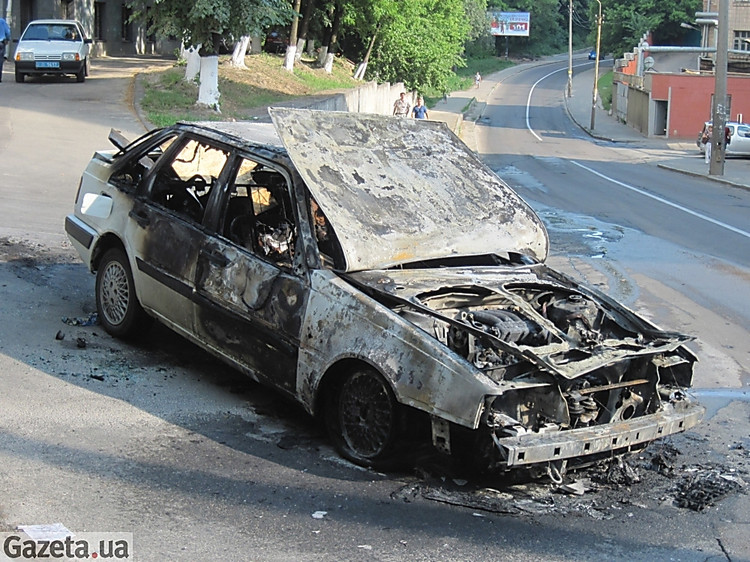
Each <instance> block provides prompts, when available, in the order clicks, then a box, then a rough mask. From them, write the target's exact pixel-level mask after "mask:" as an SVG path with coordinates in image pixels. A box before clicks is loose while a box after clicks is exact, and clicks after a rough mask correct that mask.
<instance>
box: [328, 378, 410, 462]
mask: <svg viewBox="0 0 750 562" xmlns="http://www.w3.org/2000/svg"><path fill="white" fill-rule="evenodd" d="M326 419H327V425H328V431H329V434H330V435H331V438H332V439H333V441H334V444H335V445H336V449H337V450H338V451H339V453H340V454H341V455H342V456H343V457H345V458H347V459H349V460H351V461H353V462H355V463H357V464H359V465H362V466H375V465H378V464H380V463H382V462H383V461H386V460H388V459H389V456H390V454H391V453H392V451H393V445H394V441H395V436H396V428H397V425H398V403H397V402H396V399H395V398H394V396H393V392H392V391H391V389H390V387H389V386H388V384H387V383H386V382H385V380H383V377H381V376H380V374H379V373H377V372H376V371H375V370H373V369H371V368H369V367H362V368H359V369H356V370H354V371H352V372H351V373H349V374H348V375H347V376H346V377H344V379H343V381H342V383H341V384H340V385H339V386H338V387H337V388H336V389H335V390H333V391H332V392H331V395H330V399H329V402H328V404H327V412H326Z"/></svg>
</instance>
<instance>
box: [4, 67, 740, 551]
mask: <svg viewBox="0 0 750 562" xmlns="http://www.w3.org/2000/svg"><path fill="white" fill-rule="evenodd" d="M98 64H101V68H98V67H97V64H95V65H93V69H92V76H91V78H90V79H89V80H87V81H86V83H85V84H76V83H75V82H74V81H72V80H70V81H66V82H55V81H47V80H42V81H33V82H32V81H29V82H28V83H26V84H15V83H13V82H12V81H9V80H7V78H8V70H12V68H10V69H9V67H7V66H6V77H5V78H6V80H3V83H2V84H0V104H1V105H0V177H1V178H2V181H1V182H0V200H1V201H2V202H3V204H2V206H0V287H1V288H2V299H0V326H2V330H0V373H2V375H1V376H0V412H1V413H0V492H2V493H1V494H0V532H2V531H11V530H15V529H16V528H17V527H18V526H19V525H34V524H52V523H61V524H63V525H64V526H65V527H66V528H68V529H70V530H72V531H74V532H77V533H81V532H86V531H97V532H128V533H132V534H133V537H134V559H136V560H218V559H222V560H318V559H321V558H329V559H337V560H404V559H408V560H461V561H465V560H487V559H498V560H535V561H537V560H603V559H606V560H612V559H621V560H625V559H627V560H707V559H715V560H727V559H731V560H745V559H750V551H749V550H748V545H747V540H746V537H747V532H748V528H749V527H750V517H749V516H748V513H749V511H748V501H747V496H746V495H744V494H742V493H741V492H740V490H741V489H742V487H741V485H740V484H739V482H740V480H741V479H742V478H743V477H744V478H745V479H747V460H748V450H749V449H750V441H748V437H747V436H748V435H749V434H750V431H749V429H750V427H749V426H750V418H748V410H747V407H746V406H747V404H746V403H744V402H741V401H734V402H731V403H730V402H729V401H727V400H725V399H724V398H722V399H721V400H720V403H719V405H718V406H717V407H716V408H714V409H713V410H712V411H711V412H710V414H711V417H710V419H709V420H708V421H707V422H706V423H704V424H702V425H701V426H700V427H699V428H698V429H697V431H694V432H691V433H689V434H686V435H681V436H678V437H676V438H674V439H671V440H670V441H669V442H668V443H661V444H659V445H658V446H655V447H652V448H649V450H648V451H647V452H645V453H643V454H641V455H639V456H637V457H636V458H633V459H631V461H630V465H629V466H630V468H628V467H625V466H618V465H617V464H615V465H613V466H612V467H610V469H609V470H608V471H594V472H587V473H584V474H580V475H573V476H572V477H571V478H572V479H576V478H577V479H579V481H580V482H581V483H583V484H585V485H586V486H587V487H588V488H589V491H587V492H586V493H584V494H583V495H582V496H577V495H570V494H566V493H564V492H563V491H562V490H560V489H558V488H557V487H556V486H552V485H550V484H549V483H548V482H542V483H534V484H527V485H517V486H510V487H509V486H507V484H506V483H503V482H500V481H492V482H478V481H467V478H466V477H465V475H464V474H463V472H462V471H461V467H460V466H458V467H455V466H453V467H451V466H445V465H443V464H438V463H436V462H435V459H434V458H433V457H431V456H430V455H428V454H426V453H424V452H421V451H416V452H415V454H414V457H413V458H410V459H409V460H408V462H407V463H405V465H404V466H403V467H401V468H400V469H398V470H396V471H394V472H392V473H389V474H379V473H375V472H372V471H366V470H362V469H360V468H357V467H355V466H353V465H351V464H349V463H347V462H345V461H342V460H341V459H340V458H338V457H337V456H336V454H335V453H334V452H333V450H332V448H331V447H330V445H329V443H328V441H327V439H326V438H325V436H323V435H322V434H321V432H320V431H319V430H318V429H317V427H316V426H315V425H314V424H313V423H311V420H310V419H309V418H308V417H307V416H306V415H305V414H304V413H302V412H301V411H300V410H299V409H298V408H296V407H295V406H294V405H291V404H289V403H287V402H285V401H284V400H282V399H281V398H279V397H278V396H277V395H276V394H274V393H273V392H270V391H267V390H265V389H263V388H262V387H260V386H258V385H255V384H252V383H250V382H249V381H247V380H246V379H245V378H243V377H242V376H240V375H238V374H237V373H235V372H233V371H231V370H230V369H227V368H226V367H224V366H223V365H221V364H219V363H217V362H216V361H215V360H214V359H212V358H211V357H209V356H207V355H205V354H204V353H202V352H200V351H199V350H197V349H196V348H194V347H193V346H191V345H189V344H187V343H186V342H185V341H183V340H181V339H180V338H178V337H177V336H175V335H174V334H172V333H170V332H169V331H167V330H166V329H160V328H158V327H157V328H156V329H154V330H152V331H151V332H150V333H149V335H148V337H147V338H146V339H145V340H144V341H142V342H140V343H137V344H125V343H123V342H120V341H117V340H114V339H112V338H110V337H109V336H107V335H106V333H105V332H104V331H103V330H102V329H101V328H100V327H98V326H86V325H82V324H86V320H87V318H88V317H89V315H90V313H91V312H92V311H93V310H94V299H93V276H91V275H90V274H89V273H88V272H87V271H86V269H85V267H84V266H83V265H81V264H80V262H79V261H78V260H77V258H76V256H75V255H74V253H73V252H72V250H71V248H70V246H69V245H68V244H67V242H66V241H65V238H64V235H63V233H62V218H63V217H64V215H65V214H67V213H68V212H69V210H70V209H71V208H72V204H73V198H74V196H75V190H76V186H77V183H78V177H79V175H80V173H81V171H82V170H83V167H84V165H85V163H86V162H87V161H88V159H89V158H90V156H91V154H92V152H93V151H94V150H95V149H97V148H107V147H108V142H107V140H106V136H107V133H108V131H109V128H110V126H116V127H117V128H120V129H122V130H123V132H125V133H126V134H131V135H135V134H138V133H139V132H141V131H142V128H141V125H140V123H139V122H138V120H137V118H136V117H135V115H134V114H133V112H132V110H131V109H130V103H129V92H130V91H131V87H132V86H131V84H132V82H131V80H130V79H129V78H128V75H129V72H130V69H129V68H127V67H128V66H129V64H130V63H127V64H125V65H120V66H117V68H114V67H113V68H108V67H107V66H106V65H107V61H106V60H105V61H101V62H100V63H98ZM527 86H528V82H527ZM521 87H522V84H521V83H519V84H517V85H516V88H513V91H514V92H515V93H518V95H519V96H520V95H521V94H520V93H519V92H520V90H521ZM557 87H558V86H557V85H554V84H550V85H549V86H548V90H549V98H548V99H547V100H546V101H544V100H542V101H541V102H540V103H541V104H542V107H541V108H540V111H541V112H542V113H543V116H544V118H545V123H546V124H545V125H544V127H543V131H544V134H543V138H544V139H545V140H544V141H543V142H542V143H541V144H540V145H539V146H536V145H535V144H534V143H533V142H532V144H525V148H524V143H526V141H525V140H523V137H522V135H525V134H526V133H524V132H523V129H522V128H521V127H520V126H517V125H513V126H512V127H501V126H500V123H499V121H498V124H497V125H495V124H494V122H493V120H495V119H497V120H502V119H508V122H510V119H511V117H510V116H508V115H507V113H506V112H504V111H503V110H502V108H498V109H497V110H496V109H495V108H494V105H495V103H493V104H492V106H493V107H491V108H490V113H488V116H490V119H491V120H490V124H491V125H492V127H487V129H488V130H489V129H492V131H493V135H495V134H496V135H497V137H498V139H500V140H499V141H494V140H493V141H486V143H487V144H485V146H492V147H493V148H492V150H488V151H487V152H488V159H489V161H490V162H491V164H492V165H493V167H496V168H497V169H498V170H502V171H504V172H505V177H506V179H509V180H511V181H512V183H514V184H515V185H516V186H517V187H518V188H519V190H521V191H522V192H523V194H524V196H527V197H529V199H530V200H533V201H534V204H535V205H538V206H539V210H540V211H541V212H542V215H543V216H544V217H545V220H546V221H547V224H548V226H549V228H550V232H551V234H552V235H553V249H554V255H553V258H552V259H553V260H554V261H555V262H556V263H557V264H559V265H561V266H563V268H565V269H568V270H569V271H571V272H573V273H574V274H580V275H579V276H583V277H586V278H588V279H589V280H591V281H592V282H594V283H597V284H601V285H602V286H605V287H609V288H610V289H612V291H613V292H614V293H615V296H618V297H623V296H624V297H625V298H626V300H627V301H628V302H629V303H630V304H631V305H633V306H634V307H636V308H639V309H644V310H648V312H649V314H650V316H651V317H653V318H657V319H658V320H659V323H661V324H663V325H665V326H670V327H675V328H679V329H685V330H686V331H688V332H693V333H695V330H691V329H690V328H698V329H699V332H700V334H699V336H700V338H701V343H700V344H699V347H700V348H701V349H700V352H701V353H702V358H703V360H704V362H703V364H702V365H703V366H704V370H703V371H701V375H700V376H701V377H705V380H706V385H707V386H708V384H709V383H717V384H716V385H715V386H714V387H713V388H715V389H717V390H724V389H726V388H730V390H732V389H733V390H735V391H737V390H739V389H740V386H739V385H740V384H742V383H744V378H743V377H746V375H747V373H746V372H745V371H744V370H742V368H741V365H742V364H743V361H745V364H746V358H747V341H748V340H747V337H746V336H747V334H746V330H747V327H748V323H746V322H745V320H746V316H742V314H743V313H742V312H741V310H740V311H738V312H737V318H736V319H734V320H733V319H731V318H729V317H726V318H725V317H724V314H723V309H712V308H711V306H710V303H701V302H700V299H703V298H708V297H707V295H708V294H709V293H711V291H710V288H709V287H706V286H703V284H702V283H701V282H700V278H701V277H702V278H704V279H706V278H708V277H711V278H713V277H717V278H720V277H722V275H726V276H727V277H730V278H731V277H732V276H734V275H736V276H738V281H737V287H736V289H735V293H734V294H735V295H736V297H735V298H737V299H739V298H742V297H743V296H744V293H742V291H746V290H747V282H748V276H747V269H746V265H747V264H746V263H745V264H744V265H743V264H742V263H737V261H739V258H738V260H737V261H734V260H731V259H729V256H727V257H726V259H725V258H722V259H716V258H714V257H713V256H711V254H710V253H706V254H699V251H702V250H700V246H698V247H697V249H696V248H693V247H691V246H684V245H683V246H676V243H675V242H674V241H672V240H669V239H665V238H666V237H660V236H658V232H660V231H667V230H669V228H667V227H666V225H665V224H664V222H665V221H666V220H667V219H661V220H657V219H658V217H659V216H661V215H659V214H656V215H655V216H654V217H653V220H654V221H656V222H657V224H656V225H655V226H654V227H653V228H654V229H655V230H654V231H653V232H648V231H646V230H640V229H645V228H646V227H645V226H644V224H645V223H646V222H648V221H647V220H646V219H645V218H643V219H637V217H630V218H628V216H629V215H628V214H627V213H626V208H627V207H628V206H629V205H635V206H636V207H638V206H640V207H646V206H647V204H646V203H643V202H638V201H635V200H633V201H631V200H630V198H633V199H635V196H634V195H632V194H625V195H623V197H622V198H620V201H619V202H615V201H610V200H611V199H614V197H615V195H614V192H612V194H611V195H609V196H608V197H607V198H606V200H602V201H601V202H600V203H598V204H597V203H596V202H595V201H594V199H595V197H594V196H593V195H592V193H591V192H590V191H587V190H586V189H585V186H584V185H581V184H583V183H586V184H589V183H591V184H592V185H595V186H597V185H598V187H599V188H600V189H601V188H602V185H599V184H598V183H597V182H598V180H597V181H596V182H595V181H590V180H592V178H588V176H586V175H585V174H584V171H581V170H580V169H579V168H578V167H577V166H575V165H574V164H571V162H570V160H571V159H572V158H575V159H576V161H580V162H581V163H584V164H586V165H590V166H592V167H593V166H597V170H601V171H602V173H603V172H606V173H607V174H610V175H612V174H615V173H617V172H618V170H617V169H613V168H609V167H608V166H609V165H610V164H609V162H610V160H613V159H615V157H614V156H613V154H614V155H617V154H618V153H617V151H615V152H606V151H604V152H602V151H603V150H604V149H603V148H602V147H598V146H596V145H592V144H591V143H590V142H588V141H585V140H583V139H582V138H579V135H578V133H577V132H576V131H575V130H574V129H572V128H567V127H568V125H567V121H566V120H565V118H564V117H563V116H559V115H558V112H559V107H558V106H556V105H555V103H554V96H555V90H556V88H557ZM558 94H559V90H558ZM505 95H506V96H511V95H513V92H511V91H508V92H506V93H505ZM514 103H515V104H517V106H518V107H516V108H514V110H513V111H511V112H510V113H518V112H519V111H520V110H519V109H518V108H519V107H521V106H522V104H521V100H520V98H519V100H517V101H516V102H514ZM497 105H498V106H500V105H502V103H500V102H499V101H498V102H497ZM496 111H497V112H496ZM564 127H565V128H564ZM506 129H508V130H507V131H506ZM540 130H541V129H540ZM506 133H507V138H506ZM548 137H550V138H552V139H555V138H557V140H551V141H549V142H548V140H547V138H548ZM495 142H497V143H498V144H491V143H495ZM535 142H538V141H535ZM604 148H607V147H604ZM644 152H647V151H644ZM531 154H534V155H536V156H533V157H532V156H530V155H531ZM621 159H622V160H623V161H624V160H625V158H624V157H621ZM615 160H616V159H615ZM613 165H614V164H613ZM622 165H623V166H624V165H626V163H623V164H622ZM535 166H537V167H535ZM598 166H602V167H601V168H599V167H598ZM516 170H517V171H516ZM625 173H627V172H625ZM644 173H645V172H644ZM514 174H515V175H514ZM634 175H635V173H634V172H633V173H630V175H629V176H627V181H628V182H634V181H635V180H634V179H633V177H634ZM583 177H587V180H586V182H583V181H581V178H583ZM560 178H564V179H565V180H566V181H562V180H561V179H560ZM542 180H543V181H542ZM571 180H572V181H571ZM610 189H611V186H610ZM693 189H695V190H698V191H699V190H700V187H699V186H698V185H696V186H694V187H693ZM565 190H568V191H569V192H570V193H568V194H562V193H561V191H565ZM532 195H534V196H535V197H530V196H532ZM665 195H666V193H665ZM618 197H619V196H618ZM576 201H578V204H576ZM597 208H606V209H607V212H606V213H605V212H600V211H599V210H597ZM630 215H637V213H635V212H631V213H630ZM621 218H622V220H623V221H633V222H632V223H627V222H625V223H624V224H621V223H620V222H619V221H620V220H621ZM722 219H723V220H726V221H731V220H732V217H731V215H730V214H727V215H725V216H722ZM636 220H643V221H644V223H643V224H641V223H639V222H636ZM675 220H676V219H675ZM579 228H584V229H585V230H584V231H579V230H578V229H579ZM696 228H697V227H696ZM705 228H708V227H705ZM691 230H693V229H691V228H686V232H690V231H691ZM555 234H558V235H559V236H557V237H556V236H555ZM698 234H699V233H696V242H695V244H698V242H699V240H698V238H700V237H699V236H697V235H698ZM711 234H712V232H711V231H707V233H704V235H705V236H709V235H711ZM587 235H591V236H593V237H587ZM556 239H557V240H561V242H560V243H559V244H556V243H555V240H556ZM623 240H624V242H623ZM641 242H642V244H641ZM702 243H708V242H702ZM731 245H736V243H733V244H726V246H731ZM621 247H622V248H625V249H624V250H622V254H620V253H618V252H620V249H619V248H621ZM665 248H677V249H676V250H674V253H673V254H668V253H667V252H666V250H665ZM727 252H730V249H727ZM600 254H603V255H602V256H601V257H598V258H597V257H595V255H600ZM655 254H658V255H659V256H661V258H660V259H661V260H664V259H666V257H665V256H670V257H669V259H670V260H671V261H670V263H673V264H674V268H676V269H674V270H673V271H672V273H671V274H670V273H669V272H667V271H666V269H667V268H666V267H665V266H664V265H663V264H662V262H661V261H659V259H657V257H654V255H655ZM621 255H622V256H624V257H620V256H621ZM697 255H701V256H702V259H704V260H705V261H703V262H700V263H702V264H703V269H704V271H702V272H700V275H697V274H696V275H695V278H690V277H683V276H682V275H681V274H680V271H683V270H684V271H687V272H688V273H689V275H693V274H694V273H696V272H695V269H696V268H697V266H693V265H691V264H692V261H693V259H694V256H697ZM639 256H640V257H639ZM738 256H739V257H740V258H741V257H742V254H741V253H740V252H739V250H738ZM745 256H747V253H745ZM745 259H746V258H745ZM681 268H685V269H681ZM659 271H661V272H660V273H659ZM681 283H683V284H685V287H686V288H684V289H680V287H681V286H682V285H681ZM722 290H723V291H724V292H725V294H723V295H719V294H717V295H714V297H713V298H715V300H716V302H717V303H721V305H722V306H726V307H727V308H731V307H730V302H731V300H732V293H731V292H730V291H729V290H728V289H722ZM696 295H697V296H696ZM746 302H747V300H745V303H746ZM717 306H718V304H717ZM738 306H740V305H738ZM709 313H710V315H709V316H708V317H706V316H705V315H706V314H709ZM662 320H663V321H662ZM742 322H745V324H744V327H742V326H741V323H742ZM740 327H742V331H741V332H738V333H737V334H736V335H735V334H734V330H735V329H738V328H740ZM722 334H726V336H727V338H729V339H727V340H726V342H724V341H723V340H722V337H723V336H722ZM704 338H706V340H705V341H706V342H708V343H703V341H704ZM743 338H744V339H743ZM708 344H710V345H711V348H709V346H708ZM730 348H733V349H730ZM743 353H744V354H745V355H744V356H743V355H742V354H743ZM733 354H736V357H735V355H733ZM707 356H708V357H707ZM743 357H744V359H743ZM706 359H707V360H706ZM732 369H734V371H732ZM704 373H705V374H704ZM727 373H729V374H727ZM725 376H726V377H727V380H728V381H730V382H731V384H729V383H727V384H718V383H722V382H723V378H724V377H725ZM711 377H713V378H711ZM657 469H658V470H657ZM571 481H572V480H571ZM696 497H701V498H703V499H704V500H706V501H705V502H704V504H702V505H700V507H703V508H704V509H703V510H701V511H695V510H692V509H689V508H686V507H679V505H680V502H682V505H685V503H686V498H687V499H690V498H696ZM701 501H703V500H701Z"/></svg>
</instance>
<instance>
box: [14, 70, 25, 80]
mask: <svg viewBox="0 0 750 562" xmlns="http://www.w3.org/2000/svg"><path fill="white" fill-rule="evenodd" d="M23 79H24V75H23V72H18V71H17V70H16V82H23Z"/></svg>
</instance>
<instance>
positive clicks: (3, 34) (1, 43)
mask: <svg viewBox="0 0 750 562" xmlns="http://www.w3.org/2000/svg"><path fill="white" fill-rule="evenodd" d="M8 43H10V27H9V26H8V22H7V21H5V18H0V49H1V50H2V52H0V82H2V81H3V63H4V62H5V46H6V45H7V44H8Z"/></svg>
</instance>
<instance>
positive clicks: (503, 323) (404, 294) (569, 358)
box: [342, 264, 695, 386]
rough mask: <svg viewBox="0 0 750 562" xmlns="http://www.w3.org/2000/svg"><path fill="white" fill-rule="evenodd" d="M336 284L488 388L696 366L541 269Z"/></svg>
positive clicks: (594, 295)
mask: <svg viewBox="0 0 750 562" xmlns="http://www.w3.org/2000/svg"><path fill="white" fill-rule="evenodd" d="M342 276H343V277H344V278H345V279H347V280H348V281H349V282H350V283H352V284H353V285H355V286H357V287H358V288H359V289H361V290H362V291H364V292H365V293H367V294H369V295H370V296H372V297H373V298H375V299H376V300H378V301H380V302H381V303H383V304H385V305H386V306H388V307H389V308H391V309H392V310H394V311H395V312H396V313H398V314H399V315H400V316H402V317H403V318H404V319H406V320H408V321H409V322H412V323H413V324H415V325H416V326H417V327H419V328H421V329H422V330H424V331H425V332H427V333H429V334H430V335H432V336H434V337H436V338H437V339H439V340H441V341H442V342H443V343H445V344H446V345H447V346H448V347H450V348H451V349H452V350H453V351H455V352H457V353H459V354H460V355H463V356H464V357H465V358H466V359H468V360H469V361H470V362H472V363H473V364H474V365H475V366H476V367H477V368H478V369H480V370H482V371H484V372H485V373H487V374H488V375H489V376H490V377H491V378H495V376H494V375H493V372H494V373H503V374H502V377H504V378H506V380H507V377H508V373H509V372H512V371H513V369H514V368H516V369H517V371H518V373H522V372H523V373H527V374H528V373H531V372H546V373H548V374H550V375H553V376H554V377H562V378H563V379H568V380H573V379H576V378H578V377H581V376H582V375H585V374H587V373H590V372H592V371H594V370H596V369H601V368H603V367H607V366H611V365H614V364H617V363H623V362H628V361H637V360H638V358H645V357H653V356H660V357H662V359H660V360H659V361H660V362H661V364H662V366H664V367H671V366H674V365H676V364H679V363H692V362H693V361H695V357H694V356H693V355H692V353H691V352H690V351H689V350H688V349H687V348H684V347H683V345H682V344H683V343H685V342H687V341H690V340H691V339H692V338H691V337H689V336H685V335H683V334H679V333H675V332H666V331H663V330H661V329H659V328H657V327H656V326H654V325H652V324H650V323H649V322H647V321H646V320H644V319H643V318H641V317H640V316H638V315H637V314H635V313H634V312H632V311H630V310H629V309H627V308H626V307H624V306H623V305H621V304H619V303H617V302H616V301H614V300H613V299H611V298H609V297H607V296H606V295H604V294H603V293H600V292H599V291H596V290H594V289H591V288H588V287H585V286H582V285H579V284H578V283H576V282H575V281H574V280H572V279H570V278H569V277H567V276H565V275H563V274H562V273H559V272H557V271H555V270H553V269H550V268H549V267H547V266H545V265H544V264H536V265H508V266H501V267H474V268H436V269H405V270H389V271H361V272H354V273H346V274H342ZM469 340H471V341H472V343H471V345H467V341H469ZM683 382H685V381H683ZM685 386H688V384H685Z"/></svg>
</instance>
